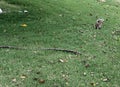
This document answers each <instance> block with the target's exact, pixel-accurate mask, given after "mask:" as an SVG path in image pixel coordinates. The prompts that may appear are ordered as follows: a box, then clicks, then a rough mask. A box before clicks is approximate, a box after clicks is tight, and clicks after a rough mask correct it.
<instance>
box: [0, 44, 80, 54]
mask: <svg viewBox="0 0 120 87" xmlns="http://www.w3.org/2000/svg"><path fill="white" fill-rule="evenodd" d="M0 48H1V49H16V50H27V48H23V47H15V46H0ZM29 50H30V49H29ZM40 50H54V51H62V52H67V53H73V54H75V55H78V54H81V53H80V52H78V51H74V50H68V49H61V48H40Z"/></svg>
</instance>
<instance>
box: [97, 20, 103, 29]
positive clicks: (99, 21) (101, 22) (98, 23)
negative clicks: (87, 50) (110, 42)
mask: <svg viewBox="0 0 120 87" xmlns="http://www.w3.org/2000/svg"><path fill="white" fill-rule="evenodd" d="M103 22H104V19H101V18H99V19H97V21H96V23H95V29H101V27H102V25H103Z"/></svg>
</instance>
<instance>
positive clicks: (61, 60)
mask: <svg viewBox="0 0 120 87" xmlns="http://www.w3.org/2000/svg"><path fill="white" fill-rule="evenodd" d="M59 62H61V63H64V62H67V60H63V59H59Z"/></svg>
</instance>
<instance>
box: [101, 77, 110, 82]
mask: <svg viewBox="0 0 120 87" xmlns="http://www.w3.org/2000/svg"><path fill="white" fill-rule="evenodd" d="M109 80H110V79H108V78H103V79H102V81H103V82H108V81H109Z"/></svg>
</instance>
